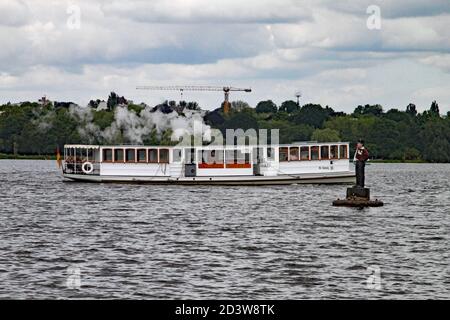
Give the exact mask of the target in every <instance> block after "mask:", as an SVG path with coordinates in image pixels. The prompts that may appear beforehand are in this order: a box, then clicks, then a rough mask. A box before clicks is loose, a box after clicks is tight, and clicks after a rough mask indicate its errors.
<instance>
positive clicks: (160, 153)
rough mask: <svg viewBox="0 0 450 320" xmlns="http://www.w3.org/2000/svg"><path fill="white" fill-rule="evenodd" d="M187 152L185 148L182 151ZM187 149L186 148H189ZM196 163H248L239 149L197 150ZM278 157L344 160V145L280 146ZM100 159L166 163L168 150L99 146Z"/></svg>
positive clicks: (269, 152)
mask: <svg viewBox="0 0 450 320" xmlns="http://www.w3.org/2000/svg"><path fill="white" fill-rule="evenodd" d="M186 151H188V150H186ZM189 151H190V150H189ZM189 153H190V154H191V155H190V156H188V155H187V154H186V158H187V159H191V162H193V161H194V159H193V157H192V155H193V153H192V152H191V151H190V152H189ZM273 154H274V149H273V148H267V158H269V159H272V158H273ZM173 156H174V161H179V160H181V150H179V149H174V154H173ZM198 159H199V162H200V163H224V162H226V163H250V161H251V159H250V154H249V153H244V152H242V151H240V150H225V152H224V150H199V151H198ZM279 159H280V161H281V162H287V161H299V160H302V161H303V160H304V161H307V160H326V159H330V160H333V159H348V147H347V145H327V146H303V147H280V148H279ZM103 162H142V163H169V149H156V148H155V149H135V148H114V149H103Z"/></svg>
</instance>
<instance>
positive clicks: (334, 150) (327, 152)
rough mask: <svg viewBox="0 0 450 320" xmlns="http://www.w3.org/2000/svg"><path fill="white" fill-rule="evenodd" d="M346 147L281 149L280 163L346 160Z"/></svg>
mask: <svg viewBox="0 0 450 320" xmlns="http://www.w3.org/2000/svg"><path fill="white" fill-rule="evenodd" d="M347 152H348V148H347V145H339V146H338V145H331V146H304V147H281V148H280V151H279V157H280V161H281V162H286V161H299V160H327V159H331V160H333V159H348V153H347Z"/></svg>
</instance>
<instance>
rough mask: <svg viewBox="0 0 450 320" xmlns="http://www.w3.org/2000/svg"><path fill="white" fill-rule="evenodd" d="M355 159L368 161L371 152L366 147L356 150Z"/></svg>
mask: <svg viewBox="0 0 450 320" xmlns="http://www.w3.org/2000/svg"><path fill="white" fill-rule="evenodd" d="M355 159H356V160H357V161H367V159H369V151H367V149H366V148H365V147H362V148H359V149H356V152H355Z"/></svg>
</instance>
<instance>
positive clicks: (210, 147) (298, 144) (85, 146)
mask: <svg viewBox="0 0 450 320" xmlns="http://www.w3.org/2000/svg"><path fill="white" fill-rule="evenodd" d="M345 144H349V142H341V141H340V142H317V141H303V142H293V143H290V144H276V145H275V144H272V145H270V144H269V145H262V144H259V145H247V144H246V145H205V146H183V145H180V146H155V145H131V144H130V145H127V144H120V145H89V144H66V145H64V148H76V149H100V148H159V149H161V148H167V149H182V148H195V149H206V150H213V149H228V148H229V149H236V148H257V147H259V148H260V147H268V148H273V147H281V148H282V147H301V146H323V145H345Z"/></svg>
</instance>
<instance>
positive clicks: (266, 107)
mask: <svg viewBox="0 0 450 320" xmlns="http://www.w3.org/2000/svg"><path fill="white" fill-rule="evenodd" d="M277 110H278V108H277V105H276V104H275V103H274V102H273V101H272V100H266V101H260V102H258V104H257V105H256V112H257V113H276V112H277Z"/></svg>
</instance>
